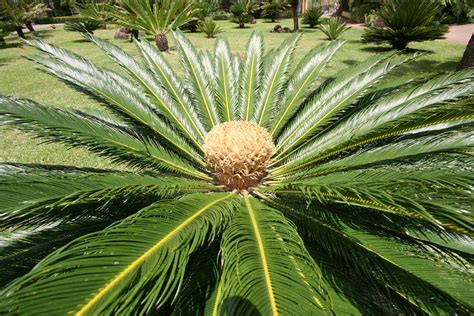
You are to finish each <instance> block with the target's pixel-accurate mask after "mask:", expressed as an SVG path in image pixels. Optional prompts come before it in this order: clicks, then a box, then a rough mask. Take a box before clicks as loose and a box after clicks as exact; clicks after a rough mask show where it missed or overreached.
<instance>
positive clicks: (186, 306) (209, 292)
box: [172, 244, 220, 315]
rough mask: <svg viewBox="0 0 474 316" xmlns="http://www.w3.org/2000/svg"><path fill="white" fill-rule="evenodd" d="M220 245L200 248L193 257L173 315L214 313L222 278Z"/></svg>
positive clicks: (174, 306) (174, 305)
mask: <svg viewBox="0 0 474 316" xmlns="http://www.w3.org/2000/svg"><path fill="white" fill-rule="evenodd" d="M218 246H219V245H218V244H213V245H211V246H209V247H208V248H205V249H200V251H199V252H197V253H196V254H195V255H194V256H193V257H191V259H190V263H189V265H188V267H189V269H188V271H187V277H186V279H185V280H184V281H183V285H182V290H180V292H179V296H178V297H177V300H176V303H175V304H173V313H172V315H212V312H213V310H214V304H215V301H216V300H215V298H216V295H217V287H218V284H219V278H220V269H219V266H218V262H217V259H216V258H218V256H219V247H218Z"/></svg>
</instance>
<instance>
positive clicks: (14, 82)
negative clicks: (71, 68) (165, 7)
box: [0, 20, 464, 167]
mask: <svg viewBox="0 0 474 316" xmlns="http://www.w3.org/2000/svg"><path fill="white" fill-rule="evenodd" d="M219 23H220V24H221V26H222V27H223V29H224V31H225V32H224V33H222V34H220V36H226V37H227V38H228V39H229V42H230V45H231V47H232V49H233V50H234V51H237V52H242V51H243V49H244V47H245V44H246V41H247V39H248V37H249V35H250V34H251V32H252V31H254V30H259V31H262V32H263V33H264V36H265V45H266V48H267V49H269V48H272V47H275V46H276V45H278V44H279V43H280V42H281V41H283V40H284V39H285V38H286V37H288V36H289V35H288V34H276V33H271V32H270V30H272V29H273V26H274V25H275V24H273V23H268V22H265V21H263V20H259V21H258V23H257V24H254V25H248V27H247V28H245V29H238V28H236V24H233V23H230V22H227V21H223V22H219ZM278 23H279V24H281V25H283V26H291V23H292V21H291V20H282V21H279V22H278ZM116 30H117V29H116V28H113V29H112V28H109V29H107V30H98V31H97V32H96V33H95V35H97V36H99V37H101V38H105V39H110V40H111V42H113V43H114V44H117V45H119V46H120V47H122V48H123V49H125V50H126V51H127V52H129V53H130V54H131V55H133V56H137V57H138V52H137V50H136V49H135V46H134V44H133V43H129V42H128V41H120V40H114V39H113V35H114V33H115V32H116ZM302 30H303V31H304V35H303V37H302V40H301V41H300V44H299V47H298V49H297V51H296V60H295V61H298V60H299V59H300V58H301V57H302V56H304V54H305V53H306V52H308V51H309V50H310V49H312V48H313V47H314V46H315V45H317V44H319V43H322V42H325V37H324V34H323V33H321V32H320V31H318V30H315V29H305V28H302ZM38 34H39V37H41V38H43V39H45V40H46V41H48V42H50V43H54V44H56V45H59V46H61V47H63V48H66V49H69V50H71V51H73V52H75V53H77V54H79V55H82V56H84V57H86V58H88V59H90V60H92V61H94V62H95V63H97V64H99V65H102V66H106V67H109V68H113V69H118V68H117V66H116V65H114V63H113V61H111V60H110V59H108V58H107V57H106V56H105V55H104V54H103V53H102V52H101V51H100V50H99V49H97V48H96V47H95V46H94V45H93V44H91V43H89V42H86V41H84V40H83V39H82V37H81V35H80V34H79V33H75V32H65V31H64V30H63V29H62V26H58V27H57V28H56V29H52V28H50V29H45V30H42V31H39V32H38ZM361 34H362V30H360V29H351V30H349V31H348V32H346V33H344V34H343V36H342V39H344V40H346V41H347V43H346V44H345V46H344V47H343V48H342V49H341V50H340V51H339V52H338V53H337V55H336V57H335V59H334V60H333V61H332V62H331V63H330V65H329V66H328V67H327V68H326V69H325V71H324V73H323V74H321V76H320V80H323V79H325V78H329V77H331V76H333V75H335V74H336V73H337V72H339V71H341V70H343V69H346V68H348V67H350V66H351V65H353V64H356V63H357V62H359V61H362V60H365V59H366V58H368V57H370V56H373V55H374V54H378V53H381V52H384V51H386V50H387V46H376V45H368V44H362V43H361V42H360V36H361ZM187 35H188V36H189V37H190V38H191V40H192V42H193V43H194V44H195V45H196V47H198V48H199V49H209V50H211V49H213V46H214V41H215V40H213V39H207V38H205V36H204V35H203V34H200V33H189V34H187ZM170 37H171V36H170ZM148 39H149V40H152V38H148ZM7 43H8V45H7V48H3V49H0V94H3V95H16V96H20V97H24V98H29V99H33V100H35V101H38V102H41V103H45V104H50V105H53V106H58V107H65V108H74V109H81V110H85V111H100V108H99V106H98V104H97V103H96V102H95V101H94V100H92V99H90V98H88V97H87V96H85V95H83V94H81V93H78V92H76V91H74V90H73V89H72V88H70V87H68V86H67V85H66V84H64V83H62V82H60V81H59V80H58V79H56V78H54V77H52V76H50V75H48V74H47V73H45V72H44V71H42V70H41V69H40V68H39V67H38V66H36V65H35V64H34V63H33V62H31V61H29V60H28V59H26V58H25V56H32V55H34V54H36V53H37V51H35V50H34V49H32V48H30V47H28V46H26V45H22V44H21V43H20V41H19V40H18V39H17V38H16V37H15V36H10V37H8V38H7ZM171 45H172V43H171ZM410 48H412V49H413V50H416V51H421V52H422V53H424V55H423V56H421V57H419V58H417V59H416V60H413V61H411V62H409V63H407V64H406V65H405V66H403V67H402V68H400V69H399V70H397V72H396V73H394V74H393V75H391V76H390V77H387V78H386V81H387V84H393V83H395V82H403V81H405V80H406V79H407V78H414V77H416V76H421V77H426V76H428V75H429V74H430V73H436V72H447V71H452V70H453V69H454V68H455V67H456V65H457V63H458V62H459V60H460V59H461V56H462V54H463V51H464V45H454V44H447V43H444V42H440V41H436V42H425V43H412V44H411V45H410ZM166 56H167V58H168V60H169V61H170V62H171V63H172V64H173V65H176V66H178V56H177V52H176V51H174V50H173V49H172V50H171V51H170V52H169V53H166ZM295 64H296V63H295ZM177 68H178V67H177ZM316 84H317V83H315V85H316ZM0 135H1V137H0V162H21V163H45V164H71V165H76V166H83V167H92V166H93V167H110V166H111V165H110V163H109V162H108V161H107V160H105V159H104V158H98V157H96V156H94V155H91V154H89V153H87V152H86V151H84V150H78V149H68V148H66V147H65V146H62V145H58V144H44V143H41V142H40V141H38V140H36V139H34V138H33V137H32V136H31V135H28V134H25V133H23V132H17V131H14V130H12V129H6V128H0Z"/></svg>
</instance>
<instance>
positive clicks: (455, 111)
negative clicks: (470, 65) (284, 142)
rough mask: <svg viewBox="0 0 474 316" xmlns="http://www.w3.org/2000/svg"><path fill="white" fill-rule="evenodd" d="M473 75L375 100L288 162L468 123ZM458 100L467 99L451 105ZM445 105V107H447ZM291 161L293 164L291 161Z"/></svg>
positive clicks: (472, 114)
mask: <svg viewBox="0 0 474 316" xmlns="http://www.w3.org/2000/svg"><path fill="white" fill-rule="evenodd" d="M473 78H474V71H472V70H465V71H460V72H456V73H453V74H449V75H442V76H438V77H437V78H434V79H431V80H429V81H427V82H426V83H423V84H420V85H417V86H415V87H414V88H410V89H404V90H402V91H400V92H397V93H394V94H391V95H389V96H387V97H384V98H382V99H379V100H378V101H376V102H375V103H372V104H370V105H369V106H367V107H365V108H363V109H362V110H361V111H359V112H357V113H355V114H354V115H351V116H350V117H349V119H347V120H345V121H342V122H340V123H339V124H338V125H337V126H336V127H335V128H333V129H331V130H329V131H328V132H327V133H325V134H323V135H321V136H320V137H318V138H316V139H314V141H312V142H311V143H308V146H306V147H303V148H302V150H300V151H299V152H298V154H297V155H298V157H296V156H290V157H288V161H291V163H293V164H296V163H298V162H300V161H302V160H303V159H305V160H306V159H310V158H309V157H312V160H313V161H315V162H316V161H320V160H322V159H325V158H328V157H331V156H334V155H337V154H339V153H341V152H343V151H346V150H349V149H351V148H354V147H357V146H361V145H364V144H367V143H370V142H373V141H376V140H380V139H385V138H389V137H392V136H395V135H400V134H404V133H409V132H412V131H416V130H419V129H423V128H427V127H432V126H436V125H439V124H456V123H458V122H461V123H463V122H466V121H469V120H470V121H472V120H473V119H474V110H473V106H472V105H473V104H472V100H471V101H469V99H468V98H469V96H470V95H472V94H473V93H474V85H473V84H472V83H470V81H472V79H473ZM458 98H467V99H465V100H461V101H459V102H454V103H453V101H455V100H456V99H458ZM448 103H449V104H448ZM293 160H294V161H293Z"/></svg>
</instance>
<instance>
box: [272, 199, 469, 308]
mask: <svg viewBox="0 0 474 316" xmlns="http://www.w3.org/2000/svg"><path fill="white" fill-rule="evenodd" d="M272 206H274V207H278V206H280V207H278V208H279V209H281V210H282V211H284V213H285V215H288V216H289V217H290V218H291V219H293V220H295V222H296V223H297V225H298V226H299V228H300V229H301V232H302V234H303V236H305V238H306V239H307V240H308V241H309V242H311V243H312V245H313V246H314V247H315V248H316V249H318V250H317V251H319V252H321V251H323V252H324V253H326V256H328V257H329V258H328V259H329V262H332V263H333V265H334V264H335V263H336V262H338V263H339V268H343V267H344V266H345V267H346V268H348V269H351V271H354V272H355V274H356V276H355V277H362V278H363V279H365V280H371V282H373V283H375V284H377V283H379V284H383V287H385V288H387V289H388V290H391V291H393V294H395V295H398V296H399V297H398V299H400V298H401V299H403V300H404V301H405V304H404V305H405V307H408V308H409V309H410V307H409V306H410V305H413V306H412V310H411V312H419V310H420V309H421V310H423V311H424V312H425V313H429V314H431V313H435V314H438V313H448V314H449V313H458V312H462V313H465V312H467V311H469V310H472V306H470V304H471V303H470V302H471V300H470V299H469V297H468V295H467V296H466V294H467V289H468V288H469V287H470V286H469V284H470V283H472V281H471V280H469V269H470V263H469V262H468V261H467V260H466V259H464V258H462V257H460V256H459V254H455V253H452V252H450V251H449V250H443V249H441V248H436V247H434V246H433V245H428V244H423V243H421V242H419V241H417V240H413V239H411V237H410V236H408V235H405V237H403V238H402V237H401V236H399V237H397V236H393V235H392V236H387V235H386V234H385V235H376V234H371V233H369V232H367V230H366V229H364V230H361V229H357V228H350V227H349V226H348V225H346V224H344V223H342V222H341V221H339V222H338V224H337V225H332V224H330V223H329V222H328V221H327V220H325V219H324V218H320V217H319V216H318V215H317V214H318V213H319V210H317V209H312V210H308V209H306V210H303V209H301V210H300V209H289V208H288V207H283V208H282V206H281V204H272ZM321 207H327V206H321ZM422 253H423V254H422ZM421 254H422V255H421ZM336 269H337V268H336ZM434 298H436V299H434ZM388 299H389V300H393V298H388Z"/></svg>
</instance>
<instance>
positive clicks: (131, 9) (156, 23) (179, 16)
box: [110, 0, 199, 51]
mask: <svg viewBox="0 0 474 316" xmlns="http://www.w3.org/2000/svg"><path fill="white" fill-rule="evenodd" d="M198 11H199V9H198V7H197V2H195V1H187V0H154V1H142V0H117V6H115V10H111V12H110V14H111V16H112V17H113V19H114V22H115V23H116V24H118V25H121V26H124V27H128V28H130V29H132V30H137V31H143V32H144V33H148V34H152V35H153V36H154V37H155V43H156V46H157V47H158V48H159V49H160V50H161V51H167V50H168V49H169V44H168V39H167V38H166V34H167V33H168V32H169V31H170V30H175V29H177V28H179V27H180V26H182V25H184V24H186V23H188V22H190V21H192V20H193V19H194V18H195V15H196V14H197V13H198Z"/></svg>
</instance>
